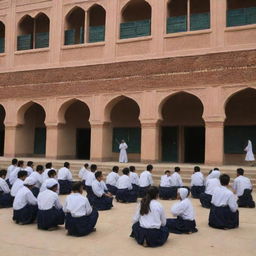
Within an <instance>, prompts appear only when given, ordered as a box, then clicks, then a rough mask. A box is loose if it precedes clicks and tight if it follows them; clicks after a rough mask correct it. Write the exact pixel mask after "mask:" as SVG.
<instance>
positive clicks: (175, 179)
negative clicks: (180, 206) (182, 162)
mask: <svg viewBox="0 0 256 256" xmlns="http://www.w3.org/2000/svg"><path fill="white" fill-rule="evenodd" d="M171 183H172V187H171V191H172V193H171V199H177V191H178V189H179V188H181V187H183V181H182V178H181V176H180V167H178V166H176V167H174V173H173V174H172V175H171Z"/></svg>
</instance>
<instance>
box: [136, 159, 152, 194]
mask: <svg viewBox="0 0 256 256" xmlns="http://www.w3.org/2000/svg"><path fill="white" fill-rule="evenodd" d="M152 170H153V165H151V164H149V165H148V166H147V170H145V171H143V172H142V173H141V175H140V179H139V194H138V197H144V196H145V195H146V194H147V191H148V189H149V188H150V186H152V185H153V179H152V174H151V173H152Z"/></svg>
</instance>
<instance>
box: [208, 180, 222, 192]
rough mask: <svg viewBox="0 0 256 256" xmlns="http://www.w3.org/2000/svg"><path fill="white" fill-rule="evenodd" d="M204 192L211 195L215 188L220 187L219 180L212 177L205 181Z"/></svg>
mask: <svg viewBox="0 0 256 256" xmlns="http://www.w3.org/2000/svg"><path fill="white" fill-rule="evenodd" d="M205 185H206V188H205V194H208V195H213V193H214V191H215V189H216V188H218V187H220V186H221V185H220V180H219V179H216V178H213V179H209V180H207V181H206V184H205Z"/></svg>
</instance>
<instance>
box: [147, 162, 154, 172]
mask: <svg viewBox="0 0 256 256" xmlns="http://www.w3.org/2000/svg"><path fill="white" fill-rule="evenodd" d="M152 170H153V165H152V164H148V165H147V171H149V172H151V171H152Z"/></svg>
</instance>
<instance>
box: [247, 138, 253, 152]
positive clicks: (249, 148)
mask: <svg viewBox="0 0 256 256" xmlns="http://www.w3.org/2000/svg"><path fill="white" fill-rule="evenodd" d="M246 149H247V152H249V151H252V142H251V141H250V140H248V145H247V147H246Z"/></svg>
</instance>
